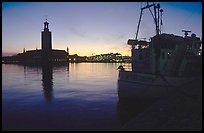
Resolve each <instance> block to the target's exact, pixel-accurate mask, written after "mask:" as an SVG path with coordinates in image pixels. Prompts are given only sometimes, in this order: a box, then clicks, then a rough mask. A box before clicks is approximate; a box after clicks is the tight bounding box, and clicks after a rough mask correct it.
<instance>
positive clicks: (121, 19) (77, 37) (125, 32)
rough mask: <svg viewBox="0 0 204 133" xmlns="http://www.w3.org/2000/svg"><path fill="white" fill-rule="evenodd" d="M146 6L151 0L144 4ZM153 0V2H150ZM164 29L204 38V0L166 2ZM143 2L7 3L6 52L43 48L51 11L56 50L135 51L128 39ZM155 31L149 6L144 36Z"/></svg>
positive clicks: (4, 4) (143, 24)
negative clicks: (185, 31) (128, 43)
mask: <svg viewBox="0 0 204 133" xmlns="http://www.w3.org/2000/svg"><path fill="white" fill-rule="evenodd" d="M142 4H143V6H145V5H146V2H143V3H142ZM150 4H152V2H150ZM160 5H161V8H162V9H163V10H164V12H163V26H162V28H161V29H162V33H170V34H175V35H181V36H183V33H182V32H181V30H183V29H185V30H191V31H192V32H193V33H195V34H196V35H197V36H199V37H202V2H160ZM140 7H141V2H2V55H3V56H4V55H13V54H16V53H21V52H22V51H23V48H26V50H33V49H36V48H38V49H41V31H42V30H43V25H44V24H43V23H44V21H45V18H46V16H47V19H48V22H49V23H50V24H49V29H50V31H51V32H52V47H53V49H61V50H66V48H67V46H68V47H69V50H70V54H75V53H76V54H78V55H81V56H84V55H87V56H90V55H96V54H105V53H111V52H113V53H116V52H119V53H121V54H122V55H130V46H129V45H127V44H126V42H127V40H128V39H130V38H134V37H135V33H136V29H137V24H138V20H139V15H140ZM154 35H155V25H154V22H153V18H152V16H151V14H150V12H149V10H148V9H146V10H144V11H143V16H142V21H141V25H140V31H139V35H138V38H147V39H149V37H152V36H154Z"/></svg>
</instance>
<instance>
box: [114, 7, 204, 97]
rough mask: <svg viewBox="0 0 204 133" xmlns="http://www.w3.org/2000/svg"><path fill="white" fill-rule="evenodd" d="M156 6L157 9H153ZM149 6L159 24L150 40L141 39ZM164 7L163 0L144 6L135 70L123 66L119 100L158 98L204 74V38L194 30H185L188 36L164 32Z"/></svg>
mask: <svg viewBox="0 0 204 133" xmlns="http://www.w3.org/2000/svg"><path fill="white" fill-rule="evenodd" d="M152 8H153V11H152ZM145 9H149V11H150V13H151V14H152V17H153V20H154V23H155V25H156V35H155V36H153V37H151V38H150V41H146V40H140V39H137V37H138V33H139V27H140V23H141V18H142V14H143V10H145ZM162 13H163V9H161V8H160V4H154V3H153V4H149V3H147V5H146V6H145V7H142V8H141V12H140V17H139V23H138V26H137V32H136V37H135V39H129V40H128V41H127V44H128V45H131V54H132V55H131V56H132V62H131V66H132V68H131V71H128V70H126V69H125V68H124V67H123V66H119V78H118V96H119V100H123V99H124V100H126V99H154V98H162V97H165V96H166V95H167V94H168V93H170V92H172V91H182V90H184V89H185V88H186V86H191V87H192V88H193V86H192V85H193V84H192V83H195V82H196V81H200V80H199V79H201V78H202V74H201V73H202V54H200V52H199V50H200V47H201V43H202V41H201V40H200V38H199V37H197V36H196V34H193V33H192V34H191V35H190V36H189V35H188V34H189V33H190V32H191V31H188V30H182V32H184V36H177V35H174V34H166V33H161V25H162Z"/></svg>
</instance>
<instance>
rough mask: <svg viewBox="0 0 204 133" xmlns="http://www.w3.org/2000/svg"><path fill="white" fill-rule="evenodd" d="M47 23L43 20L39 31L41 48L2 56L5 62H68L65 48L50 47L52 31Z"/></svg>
mask: <svg viewBox="0 0 204 133" xmlns="http://www.w3.org/2000/svg"><path fill="white" fill-rule="evenodd" d="M48 25H49V23H48V22H47V19H46V21H45V22H44V30H43V31H42V32H41V49H35V50H26V49H25V48H23V53H18V54H17V55H16V56H11V57H3V58H2V61H3V62H6V63H44V62H57V63H63V62H68V61H69V60H68V58H69V53H68V51H67V52H66V51H65V50H58V49H52V33H51V32H50V31H49V27H48Z"/></svg>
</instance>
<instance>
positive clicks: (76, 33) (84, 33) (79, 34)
mask: <svg viewBox="0 0 204 133" xmlns="http://www.w3.org/2000/svg"><path fill="white" fill-rule="evenodd" d="M69 31H70V32H71V34H74V35H76V36H79V37H86V34H87V33H86V32H85V31H80V30H78V29H76V28H69Z"/></svg>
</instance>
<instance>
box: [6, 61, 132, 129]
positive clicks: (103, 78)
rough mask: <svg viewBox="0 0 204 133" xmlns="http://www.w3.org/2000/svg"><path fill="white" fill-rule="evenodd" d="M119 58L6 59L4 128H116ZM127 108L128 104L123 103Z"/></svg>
mask: <svg viewBox="0 0 204 133" xmlns="http://www.w3.org/2000/svg"><path fill="white" fill-rule="evenodd" d="M119 65H121V64H117V63H113V64H112V63H70V64H67V65H61V66H52V67H50V66H49V67H40V66H22V65H15V64H2V126H3V129H4V130H118V129H120V127H121V126H123V125H124V123H125V121H126V119H127V117H128V115H127V114H131V112H130V111H129V112H125V111H124V109H123V108H121V107H119V103H118V95H117V79H118V71H117V70H116V69H117V67H118V66H119ZM125 108H126V107H125Z"/></svg>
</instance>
